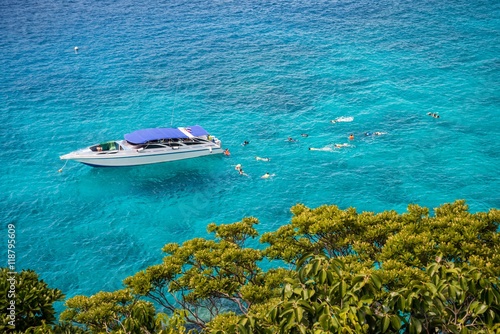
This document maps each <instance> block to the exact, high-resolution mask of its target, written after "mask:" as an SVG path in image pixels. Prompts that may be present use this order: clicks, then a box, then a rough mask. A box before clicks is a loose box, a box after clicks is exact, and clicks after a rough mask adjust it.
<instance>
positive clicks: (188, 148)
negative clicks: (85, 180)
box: [60, 125, 223, 167]
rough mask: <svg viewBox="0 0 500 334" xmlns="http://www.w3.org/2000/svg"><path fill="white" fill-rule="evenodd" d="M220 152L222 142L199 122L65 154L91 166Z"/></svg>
mask: <svg viewBox="0 0 500 334" xmlns="http://www.w3.org/2000/svg"><path fill="white" fill-rule="evenodd" d="M220 153H223V150H222V148H221V142H220V140H218V139H217V138H215V137H213V136H211V135H209V134H208V132H207V131H206V130H205V129H203V128H202V127H201V126H199V125H194V126H189V127H179V128H152V129H143V130H137V131H134V132H132V133H128V134H126V135H125V136H124V139H123V140H113V141H107V142H104V143H100V144H95V145H92V146H89V147H86V148H83V149H80V150H77V151H74V152H71V153H68V154H65V155H62V156H60V158H61V160H74V161H77V162H81V163H83V164H86V165H90V166H94V167H123V166H138V165H147V164H155V163H160V162H168V161H175V160H182V159H189V158H196V157H201V156H206V155H211V154H220Z"/></svg>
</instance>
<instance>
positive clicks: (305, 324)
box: [233, 255, 500, 334]
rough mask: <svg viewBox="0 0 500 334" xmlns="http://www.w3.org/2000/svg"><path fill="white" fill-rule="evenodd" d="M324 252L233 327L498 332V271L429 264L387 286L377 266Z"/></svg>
mask: <svg viewBox="0 0 500 334" xmlns="http://www.w3.org/2000/svg"><path fill="white" fill-rule="evenodd" d="M347 269H348V268H347V267H346V266H345V265H344V263H343V262H342V261H341V260H339V259H337V258H335V259H328V258H326V257H324V256H318V255H316V256H314V257H312V258H307V261H305V262H304V263H302V262H300V261H299V263H298V267H297V270H298V276H297V277H296V278H295V279H291V278H289V279H286V284H285V285H284V287H283V290H282V298H281V300H280V301H279V302H278V303H277V304H276V305H275V306H273V307H270V308H269V309H268V310H267V311H266V312H261V313H258V314H255V315H251V316H246V317H243V318H242V320H240V322H239V323H238V324H237V325H236V326H233V327H234V328H235V330H238V331H239V332H240V333H252V332H257V333H314V334H319V333H387V332H391V333H395V332H404V333H431V332H433V333H434V332H438V333H488V332H490V331H493V330H497V331H500V325H498V324H500V291H499V288H500V287H499V283H500V280H499V278H498V277H496V276H494V275H492V274H491V273H484V272H481V271H480V270H479V269H477V268H475V267H472V266H468V265H466V264H462V265H461V267H455V265H454V264H453V263H450V262H446V263H443V264H441V263H437V262H435V263H432V264H431V265H429V266H428V267H427V268H426V269H425V270H424V271H423V273H424V275H425V276H426V277H427V278H428V279H427V280H426V281H425V282H422V281H414V282H412V284H410V285H409V286H408V287H406V288H402V289H398V290H395V291H390V290H387V289H386V288H384V282H383V280H382V278H381V277H380V276H379V275H378V273H377V272H379V271H380V270H374V271H372V272H371V273H365V274H360V273H353V272H349V271H348V270H347Z"/></svg>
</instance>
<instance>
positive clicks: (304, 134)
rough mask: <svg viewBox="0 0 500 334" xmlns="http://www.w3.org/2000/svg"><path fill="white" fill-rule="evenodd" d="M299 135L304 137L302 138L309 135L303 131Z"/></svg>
mask: <svg viewBox="0 0 500 334" xmlns="http://www.w3.org/2000/svg"><path fill="white" fill-rule="evenodd" d="M301 136H302V137H304V138H305V137H309V135H308V134H307V133H303V134H301Z"/></svg>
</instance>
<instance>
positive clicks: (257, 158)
mask: <svg viewBox="0 0 500 334" xmlns="http://www.w3.org/2000/svg"><path fill="white" fill-rule="evenodd" d="M255 160H257V161H271V158H261V157H255Z"/></svg>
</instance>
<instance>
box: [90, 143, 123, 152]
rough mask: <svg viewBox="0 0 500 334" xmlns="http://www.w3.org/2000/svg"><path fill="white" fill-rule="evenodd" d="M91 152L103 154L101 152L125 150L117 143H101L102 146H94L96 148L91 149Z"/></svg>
mask: <svg viewBox="0 0 500 334" xmlns="http://www.w3.org/2000/svg"><path fill="white" fill-rule="evenodd" d="M90 150H92V151H94V152H101V151H116V150H123V148H122V147H121V146H120V144H118V143H117V142H115V141H108V142H105V143H100V144H97V145H94V146H92V147H90Z"/></svg>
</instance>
